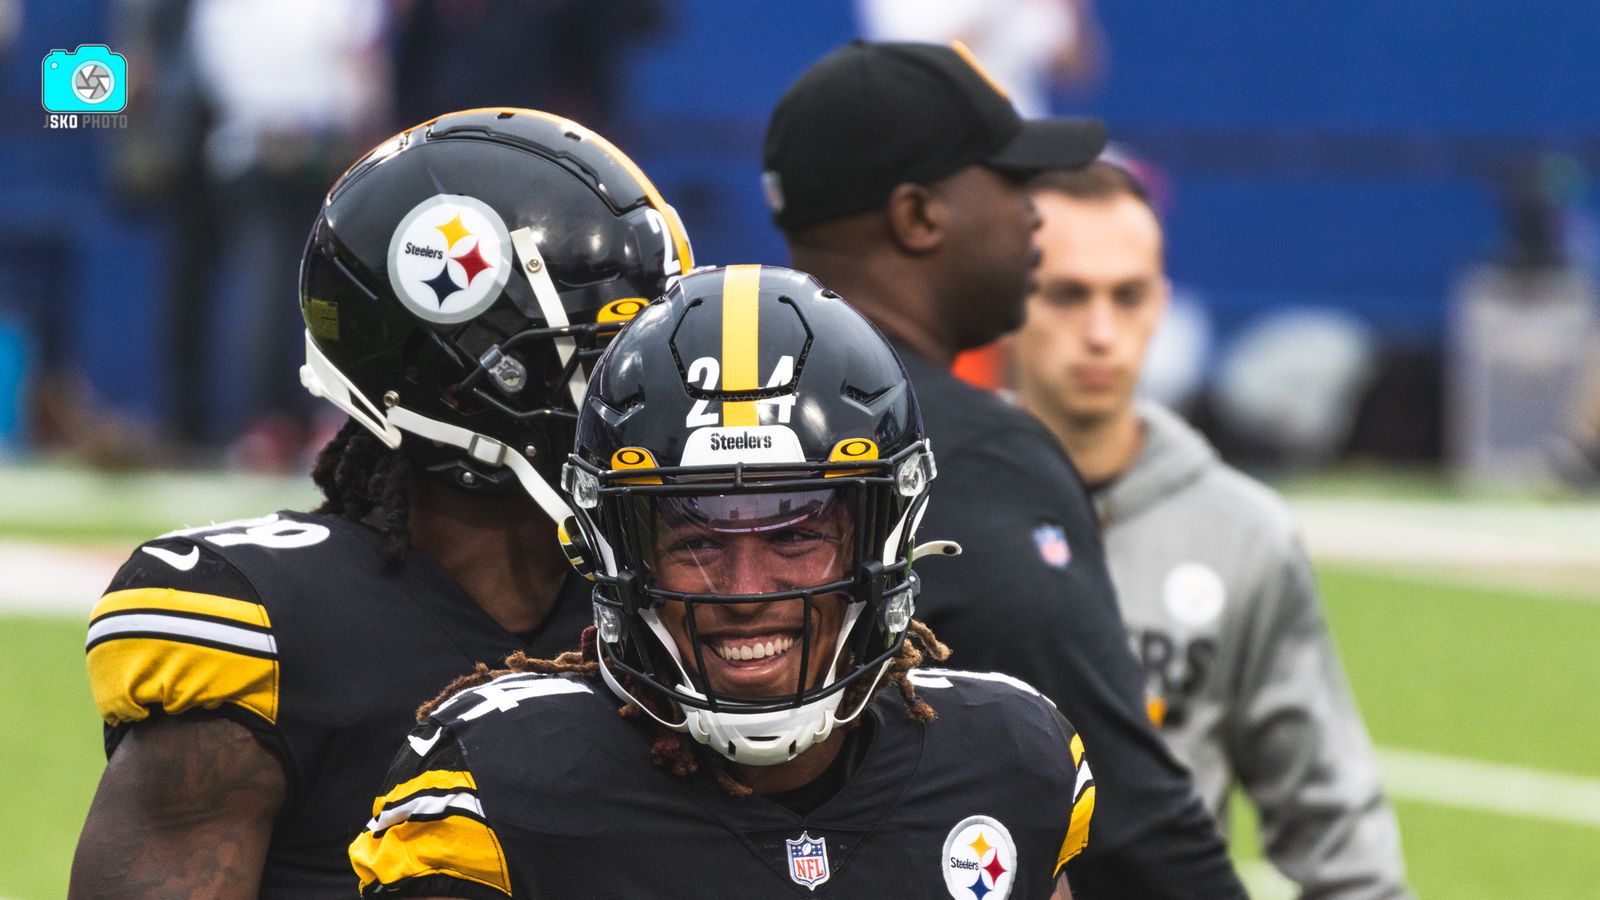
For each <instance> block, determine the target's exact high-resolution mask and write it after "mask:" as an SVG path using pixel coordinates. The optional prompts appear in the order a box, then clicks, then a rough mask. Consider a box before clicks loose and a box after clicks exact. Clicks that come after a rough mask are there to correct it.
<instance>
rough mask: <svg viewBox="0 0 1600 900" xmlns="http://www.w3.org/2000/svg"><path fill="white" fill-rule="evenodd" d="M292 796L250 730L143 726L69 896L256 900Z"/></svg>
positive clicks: (102, 802) (83, 840)
mask: <svg viewBox="0 0 1600 900" xmlns="http://www.w3.org/2000/svg"><path fill="white" fill-rule="evenodd" d="M286 792H287V782H286V780H285V778H284V773H283V767H282V766H281V765H280V764H279V762H278V760H277V758H276V757H274V756H273V755H272V754H270V753H268V752H267V751H266V750H265V749H264V748H263V747H262V746H261V745H260V744H259V743H257V741H256V739H255V738H254V737H252V736H251V734H250V732H249V730H247V729H246V728H245V727H244V726H242V725H239V724H237V723H234V722H230V721H228V720H226V719H219V718H209V717H206V718H202V717H195V716H180V717H176V718H171V719H160V720H155V721H151V722H148V723H145V724H141V725H139V726H138V727H136V728H134V729H133V730H132V731H131V732H130V733H129V734H128V736H127V737H125V738H124V739H123V740H122V743H121V744H119V745H118V747H117V749H116V752H115V753H113V754H112V755H111V760H110V762H109V763H107V765H106V771H105V774H104V775H103V776H101V778H100V789H99V790H98V791H97V792H96V793H95V798H94V803H93V805H92V806H90V808H89V819H88V821H87V822H86V823H85V824H84V827H83V834H82V836H81V837H79V839H78V850H77V853H76V855H75V856H74V857H73V860H72V886H71V888H70V892H69V896H70V898H72V900H92V898H100V897H127V898H157V897H162V898H165V897H174V898H176V897H185V898H187V897H215V898H221V900H233V898H253V897H255V896H256V891H257V888H258V887H259V886H260V881H261V868H262V864H263V863H264V862H265V860H266V855H267V842H268V840H269V838H270V837H271V834H272V822H273V817H274V816H276V815H277V812H278V809H279V807H280V806H282V805H283V800H284V796H285V794H286Z"/></svg>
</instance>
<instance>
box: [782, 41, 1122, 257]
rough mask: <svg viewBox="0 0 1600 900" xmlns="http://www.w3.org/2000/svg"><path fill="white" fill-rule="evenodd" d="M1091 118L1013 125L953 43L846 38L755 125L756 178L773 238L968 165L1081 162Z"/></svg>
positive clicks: (1089, 153) (1095, 144)
mask: <svg viewBox="0 0 1600 900" xmlns="http://www.w3.org/2000/svg"><path fill="white" fill-rule="evenodd" d="M1105 144H1106V129H1105V126H1104V125H1102V124H1100V123H1099V122H1097V121H1095V120H1094V119H1023V118H1022V117H1021V116H1020V115H1018V114H1017V110H1016V107H1014V106H1012V105H1011V100H1010V99H1009V98H1008V97H1007V96H1006V94H1005V92H1004V91H1003V90H1001V89H1000V86H999V85H997V84H995V83H994V81H993V79H991V78H990V77H989V75H988V74H987V73H986V72H984V71H983V69H982V68H981V67H980V66H979V65H978V61H977V60H976V59H974V58H973V56H972V54H971V53H970V52H969V51H968V50H967V49H966V48H965V47H963V46H961V45H960V44H959V43H957V44H911V43H869V42H866V41H852V42H851V43H849V44H846V45H845V46H843V47H840V48H839V49H837V50H835V51H833V52H832V53H830V54H828V55H827V56H824V57H823V58H822V59H821V60H819V61H817V63H816V64H814V65H813V66H812V67H811V68H809V69H807V70H806V71H805V73H804V74H802V75H801V76H800V78H799V79H798V80H796V81H795V83H794V84H792V85H790V86H789V90H788V91H786V92H785V93H784V95H783V99H781V100H779V101H778V107H777V109H775V110H773V112H772V120H771V121H770V122H768V123H767V142H766V148H765V150H764V151H763V154H762V168H763V169H764V170H765V171H764V172H763V173H762V176H761V177H762V181H763V183H764V186H765V188H766V195H767V204H768V205H769V206H770V207H771V208H772V216H773V219H774V220H776V221H777V223H778V225H779V227H781V228H783V229H785V230H793V229H796V228H803V227H805V226H807V225H815V224H817V223H818V222H826V221H828V220H830V219H836V218H839V217H840V216H847V215H850V214H852V213H858V212H862V211H864V210H868V209H873V208H875V207H878V206H880V205H882V204H883V202H884V201H886V200H888V199H889V193H890V191H892V190H894V188H895V186H896V185H900V184H905V183H907V182H911V183H916V184H931V183H933V182H935V181H938V180H939V179H941V178H944V177H945V176H947V175H950V174H952V173H954V172H955V171H956V170H958V169H961V168H963V167H965V166H969V165H971V164H973V163H979V162H981V163H983V164H985V165H989V166H993V167H995V168H997V169H1006V170H1012V171H1016V172H1020V173H1031V172H1037V171H1041V170H1044V169H1057V168H1075V167H1078V166H1083V165H1087V164H1089V163H1091V162H1093V161H1094V160H1095V158H1096V157H1097V156H1099V155H1100V151H1101V150H1103V149H1104V148H1105Z"/></svg>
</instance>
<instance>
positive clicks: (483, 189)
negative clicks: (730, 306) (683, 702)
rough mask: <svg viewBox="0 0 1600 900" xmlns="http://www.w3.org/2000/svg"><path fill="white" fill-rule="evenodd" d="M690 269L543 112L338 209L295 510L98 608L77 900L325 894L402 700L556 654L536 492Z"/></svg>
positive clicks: (133, 578)
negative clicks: (583, 410) (634, 337)
mask: <svg viewBox="0 0 1600 900" xmlns="http://www.w3.org/2000/svg"><path fill="white" fill-rule="evenodd" d="M690 265H691V254H690V248H689V244H688V240H687V238H686V237H685V235H684V232H683V229H682V228H681V226H680V225H679V223H678V221H677V217H676V214H675V213H674V212H673V211H672V209H671V207H669V206H668V205H667V204H666V203H665V202H664V201H663V200H662V198H661V196H660V194H659V193H657V191H656V189H655V188H654V187H653V186H652V185H651V184H650V181H649V180H648V179H647V178H646V177H645V175H644V174H643V173H642V172H641V171H640V170H639V169H638V167H637V166H635V165H634V164H633V163H632V162H631V161H630V160H629V159H628V158H627V157H626V156H624V155H623V154H622V153H621V152H620V151H618V150H617V149H616V148H615V147H613V146H612V145H611V144H610V143H608V142H607V141H606V140H605V139H604V138H602V137H600V136H599V135H597V134H595V133H594V132H592V131H589V130H588V129H586V128H584V127H583V126H581V125H578V124H576V123H574V122H571V121H568V120H565V119H561V118H558V117H555V116H551V115H547V114H544V113H539V112H533V111H528V110H514V109H484V110H472V111H467V112H460V113H454V114H451V115H446V116H442V117H440V118H438V119H435V120H433V121H431V122H427V123H425V124H423V125H420V126H418V127H416V128H413V129H411V130H409V131H406V132H403V133H401V134H399V135H397V136H395V137H394V138H392V139H391V140H389V141H387V142H385V143H384V144H382V145H380V146H379V147H378V148H377V149H375V150H373V151H372V152H371V153H369V154H368V155H367V156H366V157H365V158H363V159H362V160H361V161H359V162H357V163H356V164H355V165H354V166H353V167H352V168H351V169H350V170H349V171H348V172H346V173H345V174H344V176H343V177H341V178H340V179H339V181H338V182H337V183H336V184H335V185H334V186H333V188H332V190H331V191H330V192H329V194H328V199H327V201H326V203H325V204H324V206H323V209H322V212H321V214H320V215H319V217H318V219H317V221H316V224H315V226H314V228H313V230H312V232H311V238H310V241H309V244H308V246H307V250H306V256H305V261H304V264H303V268H302V272H301V283H300V300H301V309H302V312H303V313H304V316H305V322H306V329H307V341H306V353H307V362H306V364H305V366H304V368H302V369H301V379H302V382H303V383H304V384H305V386H306V387H307V388H308V389H309V390H310V391H311V392H312V393H313V394H316V395H318V396H322V397H324V398H326V399H328V400H329V401H331V402H332V403H334V404H335V405H337V406H338V407H339V408H340V409H342V410H343V411H345V412H346V413H348V414H349V416H350V420H349V422H348V423H347V424H346V425H345V426H344V428H343V430H342V431H340V432H339V434H338V436H337V437H336V438H335V439H334V440H333V441H332V442H331V443H330V444H329V445H328V446H327V447H326V448H325V449H324V450H323V451H322V454H321V456H320V458H319V459H318V461H317V464H316V469H315V472H314V474H313V478H314V479H315V481H316V483H317V484H318V485H319V486H320V487H321V488H322V490H323V492H324V494H325V496H326V501H325V502H324V503H323V505H322V506H321V507H320V508H319V509H317V510H316V511H315V512H311V513H299V512H277V513H273V514H270V515H266V516H263V517H261V518H258V519H252V520H249V521H240V522H228V523H224V524H219V525H209V526H204V527H200V528H191V529H186V530H184V531H178V532H173V533H171V534H168V535H164V536H162V537H160V538H157V539H155V540H153V541H150V542H148V543H146V544H144V545H143V546H141V547H139V548H138V549H137V550H136V551H135V552H134V553H133V555H132V557H131V558H130V559H129V560H128V562H127V563H126V564H125V565H124V566H123V568H122V569H121V571H120V572H118V573H117V575H116V577H115V579H114V580H113V581H112V583H111V586H110V588H109V589H108V590H107V591H106V593H105V595H104V597H102V598H101V600H100V602H99V604H98V605H97V606H96V607H95V609H94V611H93V613H92V619H91V622H90V628H89V637H88V667H89V676H90V682H91V685H92V688H93V691H94V698H95V702H96V704H97V705H98V707H99V710H100V713H101V715H102V716H103V717H104V719H105V736H106V752H107V757H108V764H107V766H106V770H105V774H104V776H103V777H102V779H101V783H100V787H99V791H98V793H97V794H96V796H95V799H94V803H93V806H92V807H91V809H90V812H89V818H88V822H87V824H86V825H85V827H84V831H83V835H82V837H81V839H80V842H79V845H78V851H77V856H76V858H75V860H74V863H73V873H72V893H73V896H75V897H111V896H115V897H124V898H125V897H146V896H156V895H160V896H164V897H165V896H186V897H189V896H193V897H200V896H205V897H255V896H258V895H259V896H263V897H269V896H270V897H297V898H299V897H320V896H348V895H349V894H350V893H351V892H352V891H353V889H354V882H353V880H352V876H351V872H350V868H349V862H348V860H347V858H346V855H345V847H346V845H348V844H349V842H350V840H351V838H353V837H354V836H355V835H356V834H358V833H359V832H360V829H361V823H362V822H363V821H364V820H365V819H366V816H367V813H366V807H367V805H368V801H370V799H371V794H372V791H373V790H374V789H375V788H376V787H377V786H378V785H379V784H381V779H382V776H383V772H384V768H383V767H384V761H385V760H386V759H387V757H388V755H389V754H390V753H392V751H393V748H394V745H395V744H396V743H397V742H398V741H400V740H401V739H402V738H403V737H404V735H405V733H406V731H407V730H408V729H409V728H410V727H412V725H414V724H415V711H416V708H417V706H418V704H419V703H420V702H422V701H423V700H426V699H427V698H429V697H432V696H433V695H434V694H436V693H437V692H438V690H439V686H440V685H441V684H444V683H446V682H448V681H449V680H451V679H452V678H453V677H455V676H457V675H459V674H460V673H462V672H464V671H471V670H472V669H473V667H474V666H475V665H476V664H478V663H479V662H480V661H485V660H489V661H493V660H500V659H503V658H504V657H505V656H506V654H507V653H509V652H512V651H516V650H524V651H527V652H530V653H535V654H549V653H553V652H555V651H556V650H558V649H560V648H563V647H567V646H570V645H571V644H572V642H573V641H575V640H576V639H577V637H578V635H579V633H580V632H581V630H582V628H583V627H584V625H585V624H586V623H587V622H588V621H590V618H591V614H590V607H589V602H588V590H587V582H584V581H582V580H581V579H579V578H577V577H576V576H575V575H573V574H572V573H571V572H570V570H569V568H568V566H567V563H566V561H565V559H564V556H563V554H562V552H561V548H560V545H559V544H558V543H557V541H556V540H555V531H556V523H558V522H560V521H562V520H563V519H564V518H566V515H567V506H566V504H565V502H564V501H563V500H562V498H561V496H560V494H559V493H558V492H557V491H556V489H555V488H554V487H552V484H553V483H554V480H555V477H556V475H557V473H558V471H559V467H560V463H561V460H562V459H563V458H564V456H565V454H566V452H567V450H568V449H570V447H571V443H572V438H573V427H574V424H575V421H576V409H577V406H576V400H577V398H579V397H581V396H582V393H583V390H584V386H585V385H584V379H585V375H584V372H585V368H586V366H587V365H588V364H589V363H592V361H593V358H594V357H595V356H597V355H598V351H599V349H600V346H601V344H603V342H604V341H606V340H608V339H609V336H610V335H611V334H613V333H615V331H616V330H617V329H618V328H620V327H621V323H623V322H624V321H626V320H627V319H628V318H629V317H631V316H632V315H633V314H634V313H635V312H637V311H638V310H639V309H642V308H643V307H644V305H645V302H646V299H647V298H653V297H656V296H658V295H659V294H660V293H661V292H662V291H663V290H664V289H665V288H666V287H667V285H668V283H669V282H670V281H671V280H673V279H675V278H676V277H677V276H678V275H679V274H681V272H682V271H684V270H685V269H686V268H687V267H689V266H690Z"/></svg>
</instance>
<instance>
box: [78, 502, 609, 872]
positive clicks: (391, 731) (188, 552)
mask: <svg viewBox="0 0 1600 900" xmlns="http://www.w3.org/2000/svg"><path fill="white" fill-rule="evenodd" d="M381 544H382V538H381V537H380V536H379V535H378V533H377V532H375V531H373V530H372V529H371V528H368V527H367V526H365V525H362V524H359V523H356V522H352V521H349V520H347V519H343V518H339V517H336V516H328V515H319V514H316V513H296V512H280V513H276V514H274V515H272V516H267V517H263V518H261V519H256V520H251V521H245V522H234V523H223V524H219V525H214V526H211V527H208V528H204V529H195V530H193V531H191V532H189V533H185V534H182V535H169V536H166V537H162V538H157V539H156V540H153V541H150V542H148V543H146V544H144V545H143V546H141V547H140V548H139V549H138V550H137V551H135V552H134V554H133V555H132V557H130V558H129V560H128V562H127V563H125V564H124V565H123V567H122V569H121V570H120V571H119V572H118V573H117V575H116V577H115V578H114V579H113V580H112V582H111V586H110V587H109V588H108V589H107V591H106V594H105V596H104V597H103V598H101V601H100V603H99V605H98V606H97V607H96V609H95V612H94V613H93V614H92V616H91V622H92V624H91V629H90V643H89V680H90V684H91V686H92V687H93V689H94V694H95V700H96V702H97V704H98V705H99V707H100V712H101V715H102V717H103V718H104V719H105V720H106V723H107V724H106V755H107V757H110V756H111V754H112V753H114V752H115V751H116V748H117V745H118V744H119V743H120V742H121V740H122V738H123V737H124V736H125V735H126V734H127V733H128V730H129V729H131V728H138V727H140V723H141V722H144V721H149V717H150V716H154V715H221V716H226V717H228V718H230V719H232V720H234V721H237V722H239V723H240V724H242V725H244V726H245V727H246V728H249V729H250V731H251V732H252V733H253V734H254V735H255V736H256V739H257V740H259V741H260V742H261V743H262V745H263V746H265V747H266V748H267V749H268V750H270V751H271V752H272V753H273V754H274V755H276V756H277V757H278V759H279V760H280V761H281V762H282V763H283V769H284V772H285V773H286V775H287V776H288V796H287V798H286V799H285V802H284V806H283V809H282V811H281V812H280V813H279V814H278V818H277V821H276V823H275V824H274V826H273V831H272V838H271V842H270V844H269V845H268V847H267V858H266V864H265V867H264V869H263V871H262V876H261V896H262V897H263V898H269V897H295V898H302V897H349V896H352V895H353V894H354V893H355V878H354V876H353V875H352V874H351V872H350V863H349V858H348V856H347V854H346V851H345V848H346V846H347V845H348V844H349V843H350V840H351V839H352V838H353V837H355V835H356V834H357V833H359V832H360V831H361V826H362V824H363V823H365V822H366V820H367V818H368V817H369V816H370V815H371V813H372V809H371V802H372V794H373V793H374V792H375V791H377V790H378V789H379V787H380V786H381V784H382V780H383V774H384V767H385V764H386V763H387V762H388V760H389V758H390V757H391V756H392V755H393V754H394V748H395V746H396V744H398V743H399V742H400V741H401V740H403V739H404V737H405V734H406V732H407V731H408V730H410V729H411V728H412V727H413V726H414V725H415V724H416V710H417V707H419V706H421V705H422V703H424V702H425V701H427V700H431V699H433V698H434V697H435V696H436V695H437V694H438V693H439V692H440V691H442V690H444V688H445V687H446V686H447V685H448V684H449V683H450V682H451V681H452V680H454V679H455V678H456V677H457V676H459V675H463V674H466V673H468V672H471V671H472V669H473V666H474V665H476V664H477V663H479V662H485V663H489V664H490V665H498V664H499V663H500V662H501V660H503V659H504V658H505V657H506V656H507V655H508V654H510V653H512V652H514V651H517V650H522V651H525V652H527V653H530V654H532V655H535V656H546V657H547V656H554V655H555V654H557V653H559V652H561V651H563V650H568V649H573V648H576V647H577V645H578V640H579V637H580V634H581V632H582V630H583V628H584V626H585V625H586V624H587V623H588V622H589V618H590V607H589V602H588V600H589V582H587V581H584V580H583V579H581V578H579V577H577V576H576V575H569V576H568V578H567V580H566V582H565V583H564V584H563V586H562V590H561V594H560V597H559V599H558V601H557V606H556V608H555V609H553V610H552V611H551V613H550V616H549V618H548V619H547V620H546V621H545V623H544V625H543V626H542V627H541V628H539V629H538V631H537V632H535V633H533V634H531V635H530V636H529V637H528V639H523V638H519V637H517V636H515V635H512V634H510V633H509V632H507V631H506V630H505V629H504V628H502V627H500V625H499V624H498V623H496V622H495V621H494V620H493V619H492V618H490V617H489V615H488V613H486V612H484V611H483V609H482V608H481V607H479V606H478V604H477V603H475V602H474V601H473V600H472V598H471V597H469V596H468V595H467V594H466V592H465V591H464V590H463V589H462V588H461V586H460V584H458V583H457V582H456V580H455V579H454V578H452V577H451V576H450V575H449V574H448V573H447V572H445V570H444V569H443V568H441V567H440V566H439V565H438V564H437V563H436V562H434V561H433V560H432V559H431V558H429V557H427V556H425V555H423V554H421V553H419V552H417V551H415V550H413V551H411V552H410V553H409V554H408V555H407V557H406V559H405V561H404V563H403V564H402V565H401V566H400V567H399V568H398V569H390V568H388V567H387V566H385V564H384V561H383V557H382V554H381Z"/></svg>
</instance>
